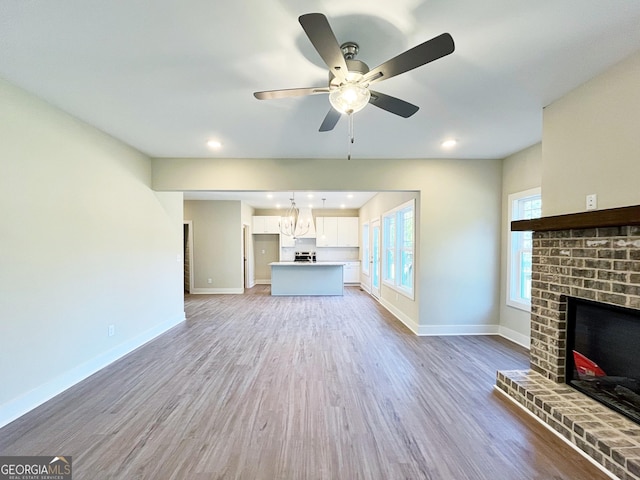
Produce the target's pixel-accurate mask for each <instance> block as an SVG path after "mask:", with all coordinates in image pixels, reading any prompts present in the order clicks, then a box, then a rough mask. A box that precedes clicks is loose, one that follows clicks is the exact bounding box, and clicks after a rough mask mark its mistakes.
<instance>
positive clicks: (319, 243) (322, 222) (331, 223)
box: [316, 217, 338, 247]
mask: <svg viewBox="0 0 640 480" xmlns="http://www.w3.org/2000/svg"><path fill="white" fill-rule="evenodd" d="M337 246H338V218H337V217H316V247H337Z"/></svg>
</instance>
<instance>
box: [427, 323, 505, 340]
mask: <svg viewBox="0 0 640 480" xmlns="http://www.w3.org/2000/svg"><path fill="white" fill-rule="evenodd" d="M417 334H418V335H420V336H425V337H428V336H447V335H497V334H498V325H420V327H419V328H418V332H417Z"/></svg>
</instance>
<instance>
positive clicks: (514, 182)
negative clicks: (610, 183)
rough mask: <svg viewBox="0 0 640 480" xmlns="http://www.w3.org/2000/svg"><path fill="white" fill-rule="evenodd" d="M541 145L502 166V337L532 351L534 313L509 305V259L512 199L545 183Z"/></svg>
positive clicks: (530, 148) (528, 149) (516, 155)
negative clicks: (532, 314)
mask: <svg viewBox="0 0 640 480" xmlns="http://www.w3.org/2000/svg"><path fill="white" fill-rule="evenodd" d="M541 169H542V145H541V144H540V143H537V144H535V145H533V146H531V147H529V148H526V149H524V150H522V151H520V152H518V153H515V154H513V155H511V156H509V157H507V158H505V159H504V161H503V164H502V238H501V240H502V248H501V251H502V255H501V265H502V268H501V281H500V333H501V334H502V335H504V336H505V337H507V338H509V339H511V340H513V341H515V342H517V343H519V344H521V345H524V346H526V347H527V348H528V347H529V340H530V337H531V331H530V329H531V313H530V312H528V311H524V310H520V309H518V308H515V307H511V306H509V305H507V303H506V302H507V278H508V274H507V267H508V264H507V255H508V245H509V241H508V240H509V235H510V234H511V225H510V223H511V222H510V221H509V213H508V212H509V205H508V198H509V195H511V194H513V193H517V192H522V191H524V190H529V189H531V188H537V187H540V185H541V182H542V174H541Z"/></svg>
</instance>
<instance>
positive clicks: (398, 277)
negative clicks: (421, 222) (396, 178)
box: [382, 200, 415, 299]
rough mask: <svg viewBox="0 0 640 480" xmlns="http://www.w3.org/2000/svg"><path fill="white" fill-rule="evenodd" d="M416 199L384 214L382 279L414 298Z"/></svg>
mask: <svg viewBox="0 0 640 480" xmlns="http://www.w3.org/2000/svg"><path fill="white" fill-rule="evenodd" d="M414 226H415V201H414V200H411V201H409V202H407V203H404V204H402V205H400V206H399V207H398V208H395V209H393V210H391V211H390V212H387V213H385V214H384V215H383V216H382V252H383V255H382V281H383V283H384V284H385V285H387V286H389V287H391V288H393V289H394V290H397V291H399V292H400V293H402V294H404V295H406V296H408V297H409V298H411V299H413V298H414V297H413V291H414V289H413V286H414V268H413V266H414V265H413V262H414V249H415V229H414Z"/></svg>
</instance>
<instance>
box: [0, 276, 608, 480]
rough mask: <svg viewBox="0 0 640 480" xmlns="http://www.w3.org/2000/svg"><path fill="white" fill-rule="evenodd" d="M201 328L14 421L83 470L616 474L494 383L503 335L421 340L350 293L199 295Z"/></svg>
mask: <svg viewBox="0 0 640 480" xmlns="http://www.w3.org/2000/svg"><path fill="white" fill-rule="evenodd" d="M185 308H186V312H187V321H186V322H185V323H184V324H182V325H180V326H178V327H176V328H174V329H172V330H170V331H169V332H167V333H166V334H164V335H162V336H161V337H159V338H157V339H156V340H154V341H153V342H150V343H149V344H147V345H145V346H143V347H142V348H140V349H138V350H136V351H135V352H133V353H132V354H130V355H128V356H126V357H124V358H123V359H121V360H120V361H118V362H116V363H114V364H112V365H111V366H109V367H107V368H106V369H103V370H102V371H100V372H98V373H97V374H95V375H93V376H92V377H90V378H89V379H87V380H85V381H84V382H81V383H80V384H78V385H76V386H75V387H73V388H71V389H70V390H68V391H66V392H64V393H63V394H61V395H59V396H57V397H56V398H54V399H53V400H51V401H49V402H47V403H46V404H44V405H42V406H41V407H39V408H37V409H35V410H34V411H32V412H30V413H28V414H27V415H25V416H23V417H21V418H20V419H18V420H16V421H15V422H13V423H11V424H10V425H7V426H6V427H4V428H3V429H0V455H72V456H73V466H74V479H76V480H81V479H207V480H209V479H265V480H266V479H346V480H355V479H434V480H435V479H456V480H460V479H474V480H475V479H491V480H495V479H540V480H543V479H544V480H547V479H553V480H559V479H596V480H599V479H606V478H608V477H606V476H605V475H604V474H603V473H601V472H600V471H599V470H598V469H596V468H595V467H594V466H593V465H591V464H590V463H589V462H588V461H587V460H585V459H583V458H582V457H580V456H579V455H578V454H577V453H575V452H573V451H572V450H571V449H570V448H569V447H567V446H566V445H564V444H563V443H562V442H560V441H559V440H558V439H556V438H555V437H554V436H553V435H551V434H550V433H549V432H547V431H546V430H545V429H543V428H542V427H540V426H539V425H537V424H536V423H535V422H533V421H532V420H531V419H529V418H528V417H526V415H525V414H523V413H521V412H520V411H519V410H518V409H517V408H516V407H514V406H512V405H511V404H510V403H508V402H507V401H506V400H504V399H503V398H502V397H500V396H498V394H496V393H494V392H493V385H494V384H495V372H496V370H497V369H505V370H508V369H523V368H527V366H528V361H527V353H526V351H525V350H524V349H522V348H520V347H517V346H514V345H513V344H511V343H510V342H507V341H505V340H502V339H500V338H497V337H486V336H483V337H417V336H415V335H413V334H412V333H411V332H409V331H408V330H407V329H406V328H405V327H404V326H403V325H401V324H400V322H398V321H397V320H396V319H394V318H393V317H392V316H391V315H390V314H389V313H387V312H386V311H385V310H384V309H383V308H382V307H381V306H380V305H379V304H378V303H377V302H375V301H373V300H372V299H371V297H369V296H368V295H367V294H365V293H364V292H362V291H361V290H360V289H358V288H356V287H351V288H347V289H346V292H345V296H344V297H271V296H270V295H269V289H268V286H258V287H255V288H253V289H251V290H250V291H249V292H248V293H247V294H245V295H225V296H221V295H197V296H195V295H194V296H187V298H186V305H185Z"/></svg>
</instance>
